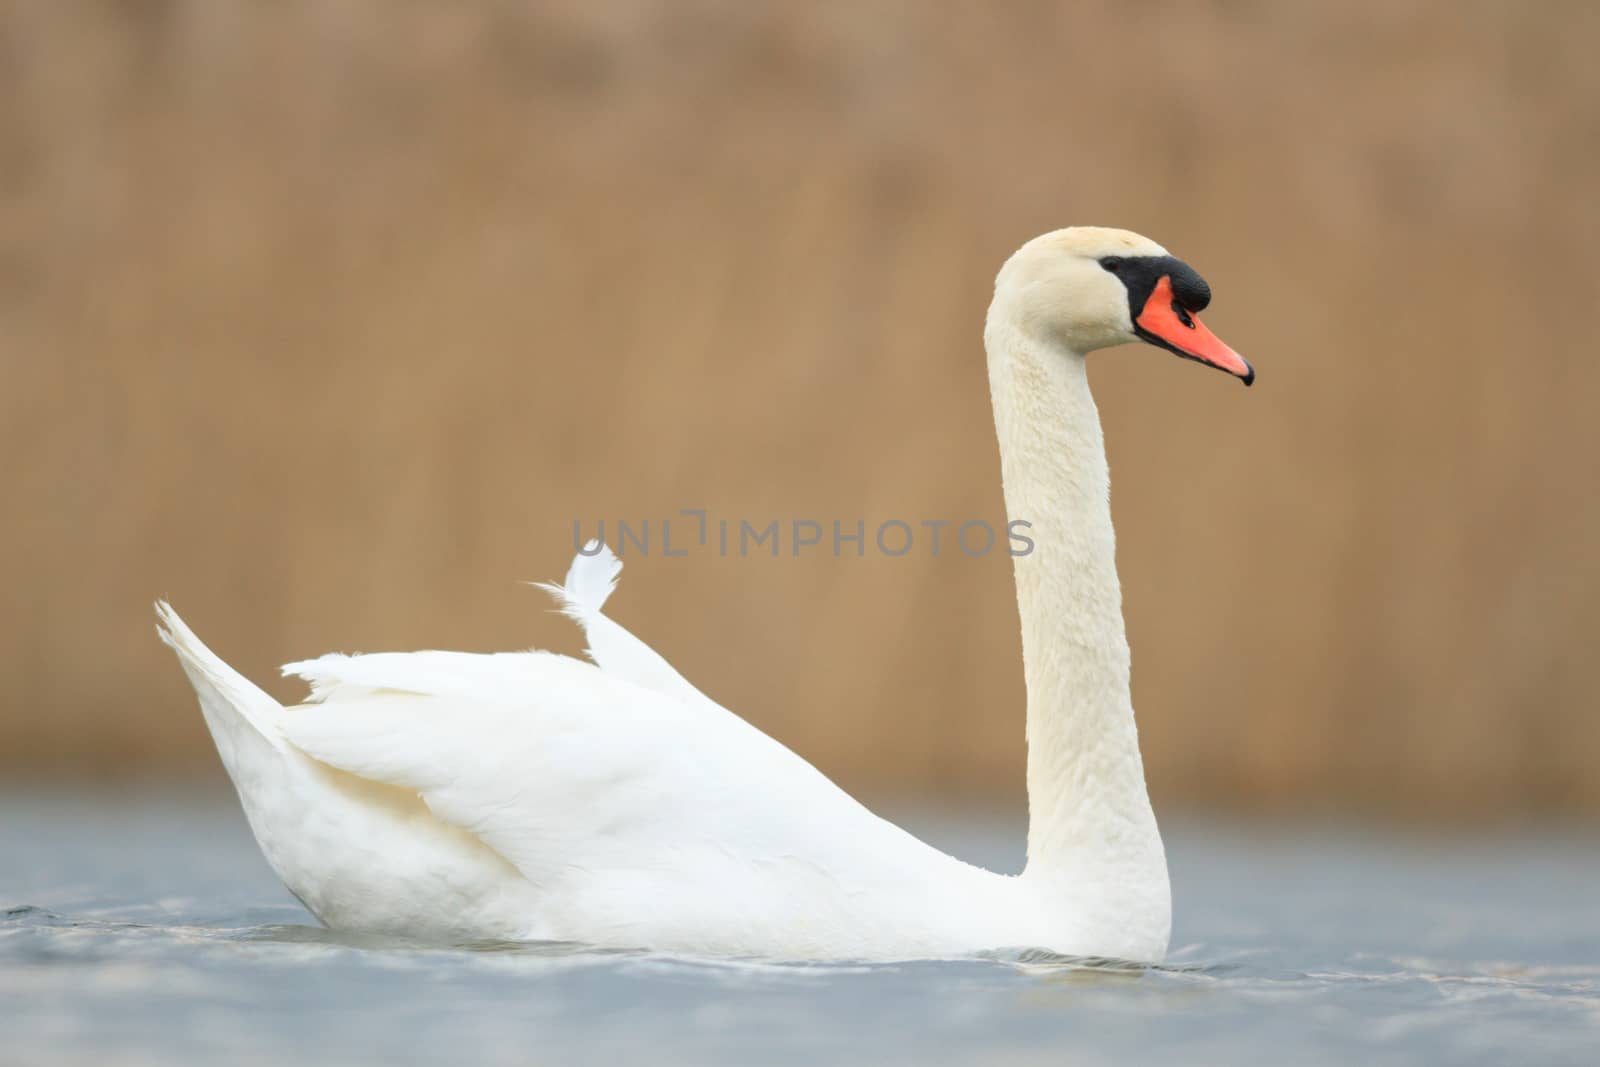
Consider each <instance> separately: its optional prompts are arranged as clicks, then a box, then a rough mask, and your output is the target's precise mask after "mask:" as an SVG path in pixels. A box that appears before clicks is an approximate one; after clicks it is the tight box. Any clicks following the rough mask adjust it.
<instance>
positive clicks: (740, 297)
mask: <svg viewBox="0 0 1600 1067" xmlns="http://www.w3.org/2000/svg"><path fill="white" fill-rule="evenodd" d="M1597 47H1600V6H1596V5H1594V4H1590V3H1585V2H1572V3H1561V2H1557V0H1548V2H1544V3H1539V4H1534V5H1526V4H1517V3H1510V2H1506V3H1498V4H1496V3H1440V4H1406V3H1398V4H1396V3H1382V4H1379V3H1364V4H1355V5H1345V4H1333V3H1326V4H1311V3H1250V2H1243V0H1240V2H1229V3H1224V2H1217V3H1200V2H1173V3H1128V2H1115V3H1112V2H1108V3H1100V4H1093V3H1070V4H1069V3H1061V4H1051V3H1006V4H968V5H954V4H948V5H947V4H931V3H921V2H915V0H905V2H900V3H887V2H869V3H851V4H812V3H805V2H800V0H795V2H792V3H781V4H743V3H735V2H727V3H711V2H697V3H665V2H663V3H645V2H628V3H622V2H616V3H606V2H600V3H590V2H579V0H573V2H569V3H558V4H531V3H530V4H523V3H510V2H505V3H494V4H461V5H455V4H430V3H409V4H400V3H390V2H380V0H367V2H329V0H317V2H310V0H307V2H300V3H270V4H269V3H262V4H247V3H237V2H220V0H190V2H177V0H174V2H168V3H154V2H151V3H86V2H85V3H69V2H55V0H35V2H27V0H23V2H17V3H9V4H6V5H4V6H3V7H0V378H3V384H0V435H3V436H0V448H3V451H4V456H5V468H4V470H5V475H4V482H3V496H4V500H5V504H6V520H5V522H4V524H3V526H0V561H3V563H0V565H3V567H4V574H3V580H4V589H5V601H6V610H5V611H4V612H3V614H0V641H3V642H4V647H5V649H6V655H5V657H4V659H3V668H0V670H3V677H0V689H3V692H4V694H5V698H4V700H3V702H0V768H3V770H4V773H6V774H8V775H11V776H13V777H14V776H17V775H41V776H48V777H52V778H54V777H67V776H72V775H84V776H101V777H117V776H129V775H137V776H157V777H161V778H178V777H185V776H216V775H218V774H220V771H219V769H218V768H217V765H216V757H215V755H214V754H213V752H212V750H211V744H210V741H209V739H208V737H207V736H206V734H205V731H204V727H203V725H202V722H201V719H200V715H199V713H198V711H197V709H196V708H195V706H194V703H193V698H192V696H191V694H190V692H189V690H188V687H187V685H186V683H185V682H184V680H183V677H182V675H181V674H180V672H179V670H178V669H177V667H176V665H175V664H174V662H173V661H172V659H171V657H170V655H169V654H168V652H167V650H166V649H165V648H163V647H162V646H161V645H160V644H159V643H158V642H157V641H156V639H155V635H154V631H153V627H152V618H151V613H150V607H149V605H150V601H151V600H152V599H153V598H154V597H156V596H160V595H165V596H170V597H171V598H172V599H173V601H174V602H175V603H176V605H177V606H178V607H179V609H180V610H181V611H182V612H184V614H185V615H186V617H187V618H188V619H189V620H190V622H191V623H192V624H193V625H194V626H195V627H196V629H197V630H198V631H199V632H200V633H201V634H202V635H203V636H204V637H205V638H206V639H207V640H208V642H210V643H211V644H212V646H213V647H214V648H215V649H216V650H217V651H218V652H219V653H220V654H222V655H223V656H224V657H225V658H227V659H229V660H230V661H231V662H233V663H234V664H235V665H236V666H238V667H239V668H240V669H241V670H243V671H244V672H245V673H246V674H248V675H250V676H251V677H253V678H256V679H258V680H260V681H262V682H263V683H265V684H267V686H268V688H269V689H270V690H271V691H272V692H274V693H275V694H276V695H278V696H280V697H282V698H285V699H290V698H293V697H294V696H295V695H296V694H297V693H298V692H299V689H298V687H297V686H295V685H289V684H286V683H284V682H282V681H281V680H278V679H277V678H276V674H275V667H276V665H277V664H278V663H280V662H282V661H284V660H288V659H291V658H298V657H304V656H308V655H313V654H316V653H319V652H322V651H326V650H335V649H338V650H346V651H353V650H376V649H388V648H414V647H441V646H442V647H459V648H468V649H494V648H507V647H513V648H514V647H525V646H527V645H531V644H539V645H543V646H548V647H556V648H559V649H563V650H568V651H573V650H576V649H577V648H578V646H579V642H578V640H577V638H576V635H575V634H573V633H571V632H569V629H568V627H567V625H566V624H565V623H564V622H563V620H561V619H559V618H558V617H554V616H552V615H550V614H548V613H547V610H546V608H547V604H546V602H545V600H544V598H543V597H542V596H541V595H540V594H539V593H537V592H536V591H533V590H529V589H527V588H526V587H524V586H521V585H519V584H517V580H518V579H524V578H553V577H558V576H559V575H560V574H561V573H562V572H563V571H564V570H565V568H566V565H567V561H568V559H569V557H570V555H571V551H572V550H571V542H572V523H573V520H574V519H581V520H583V522H584V523H585V526H586V528H588V529H592V528H593V525H594V523H595V522H597V521H598V520H599V519H602V518H604V519H606V520H607V521H608V523H609V522H614V521H615V520H616V519H617V518H628V519H631V520H638V519H643V518H650V519H653V520H657V521H658V520H659V519H660V518H661V517H663V516H670V515H672V514H674V513H676V511H677V510H678V509H679V508H684V507H704V508H707V509H709V510H710V512H711V514H712V516H713V518H716V517H727V518H730V519H733V520H735V521H737V520H738V519H740V518H747V519H749V520H750V521H752V522H758V523H764V522H766V521H768V520H770V519H773V518H777V519H780V520H784V521H788V520H789V519H792V518H796V517H801V518H817V519H821V520H823V521H824V522H831V520H832V519H834V518H840V519H843V520H845V521H846V523H853V521H854V520H855V519H856V518H865V519H867V520H868V521H869V526H870V524H871V523H875V522H878V521H882V520H885V519H889V518H900V519H904V520H906V521H908V522H912V523H917V522H920V521H922V520H924V519H940V518H948V519H954V520H958V521H959V520H964V519H970V518H985V519H988V520H990V521H992V522H994V523H995V524H996V525H998V524H999V523H1001V522H1003V521H1004V518H1005V516H1004V514H1003V506H1002V502H1001V498H1000V487H999V472H998V459H997V457H996V454H995V446H994V441H993V435H992V428H991V426H990V421H989V407H988V396H987V384H986V379H985V373H984V362H983V353H982V344H981V325H982V316H983V312H984V309H985V307H986V305H987V302H988V296H989V290H990V285H991V280H992V278H993V274H994V271H995V269H996V268H997V267H998V265H999V264H1000V262H1001V261H1002V260H1003V259H1004V257H1005V256H1006V255H1007V254H1009V253H1010V251H1011V250H1012V249H1013V248H1014V247H1015V246H1016V245H1018V244H1020V243H1021V242H1022V241H1023V240H1025V239H1026V238H1028V237H1031V236H1032V235H1034V234H1035V233H1038V232H1040V231H1043V230H1047V229H1052V228H1055V227H1057V226H1061V225H1067V224H1071V223H1097V224H1108V225H1120V226H1126V227H1130V228H1133V229H1137V230H1140V231H1143V232H1145V233H1147V234H1149V235H1151V236H1153V237H1155V238H1156V239H1157V240H1159V241H1161V242H1162V243H1164V244H1166V245H1167V246H1168V247H1169V248H1170V249H1171V250H1172V251H1173V252H1174V253H1175V254H1177V255H1179V256H1182V257H1184V258H1186V259H1188V260H1189V261H1190V262H1191V263H1192V264H1194V265H1195V266H1196V267H1197V268H1198V269H1199V270H1200V271H1201V272H1202V273H1203V274H1205V275H1206V277H1207V278H1208V279H1209V280H1210V282H1211V284H1212V286H1213V288H1214V290H1215V292H1216V301H1215V303H1214V304H1213V307H1212V309H1211V311H1210V312H1209V313H1208V315H1207V321H1208V322H1209V324H1210V325H1211V326H1212V327H1213V328H1214V329H1215V330H1216V331H1217V332H1218V333H1219V334H1220V335H1221V336H1222V337H1224V338H1225V339H1227V340H1229V341H1231V342H1232V344H1233V345H1234V346H1235V347H1237V348H1239V349H1240V350H1241V351H1243V352H1244V353H1245V354H1247V355H1248V356H1250V357H1251V358H1252V359H1253V360H1254V361H1255V363H1256V366H1257V368H1258V369H1259V371H1260V381H1259V383H1258V385H1257V386H1256V388H1255V389H1253V390H1249V391H1247V390H1244V389H1241V388H1239V386H1238V384H1237V383H1236V382H1232V381H1230V380H1228V379H1227V378H1225V377H1223V376H1222V375H1219V374H1216V373H1214V372H1207V371H1204V370H1203V369H1201V368H1199V367H1196V366H1194V365H1192V364H1188V363H1184V362H1181V361H1178V360H1176V359H1173V358H1171V357H1169V356H1167V355H1165V354H1163V353H1160V352H1158V351H1156V350H1154V349H1133V348H1129V349H1123V350H1118V351H1115V352H1112V353H1107V354H1102V355H1099V356H1097V357H1095V359H1094V361H1093V366H1094V370H1093V374H1094V379H1095V385H1096V388H1097V391H1098V395H1099V397H1100V398H1101V406H1102V414H1103V416H1104V420H1105V423H1106V429H1107V437H1108V440H1109V447H1110V450H1111V459H1112V470H1113V480H1114V484H1115V499H1114V503H1115V509H1116V518H1117V522H1118V529H1119V534H1120V538H1121V550H1120V562H1121V567H1122V572H1123V580H1124V585H1125V588H1126V610H1127V615H1128V623H1129V628H1130V637H1131V640H1132V642H1133V647H1134V663H1135V678H1134V688H1135V701H1136V704H1137V705H1138V707H1139V713H1140V717H1141V727H1142V736H1143V738H1144V742H1145V749H1146V754H1147V762H1148V767H1149V773H1150V777H1151V783H1152V789H1153V792H1154V793H1155V795H1156V799H1157V803H1158V805H1160V806H1161V810H1162V811H1163V813H1164V814H1169V815H1170V814H1172V813H1174V812H1180V811H1183V810H1186V809H1192V808H1199V807H1204V806H1213V807H1215V806H1220V807H1224V808H1229V809H1251V810H1261V811H1285V810H1289V811H1328V812H1347V811H1353V812H1361V813H1374V814H1379V813H1395V814H1398V815H1403V816H1407V817H1427V818H1447V819H1448V818H1467V819H1478V818H1483V817H1493V816H1497V815H1506V814H1515V813H1522V812H1527V811H1557V812H1566V813H1573V814H1580V815H1589V816H1592V815H1594V814H1596V813H1600V775H1597V773H1596V767H1597V766H1600V715H1597V711H1600V708H1597V706H1596V705H1597V701H1596V698H1595V692H1596V685H1595V678H1594V669H1593V667H1592V661H1593V654H1594V652H1593V650H1594V648H1595V645H1596V640H1597V638H1600V568H1597V566H1596V562H1595V561H1596V544H1595V540H1596V535H1597V533H1600V501H1597V494H1596V487H1597V486H1600V426H1597V422H1600V420H1597V418H1596V416H1595V413H1594V408H1595V405H1596V402H1597V400H1600V351H1597V348H1600V342H1597V336H1600V324H1597V318H1596V312H1597V309H1600V251H1597V247H1600V246H1597V239H1600V196H1597V195H1596V190H1597V189H1600V65H1597V64H1595V63H1594V62H1592V55H1593V52H1594V50H1595V49H1596V48H1597ZM675 533H676V531H675ZM612 607H613V613H614V614H615V615H616V616H617V617H618V618H619V619H620V620H621V621H622V622H623V623H624V624H625V625H628V626H630V627H632V628H634V629H635V630H636V631H637V632H639V633H640V634H642V635H643V636H645V637H646V638H647V639H648V640H650V641H651V642H653V643H654V644H655V646H656V647H657V648H658V649H660V650H661V651H662V652H663V653H664V654H665V655H667V656H668V658H669V659H671V660H672V661H673V662H674V663H675V664H676V665H677V666H678V667H679V668H680V669H681V670H682V671H683V672H684V673H685V675H687V676H688V677H689V678H690V679H691V680H692V681H694V682H695V683H697V684H698V685H699V686H700V687H701V688H703V689H705V690H706V691H707V692H708V693H710V694H712V695H714V696H715V697H717V698H718V699H720V700H721V701H722V702H723V703H725V704H727V705H729V706H730V707H733V708H735V709H737V710H739V711H740V712H742V713H743V714H745V715H746V716H748V717H749V718H750V719H752V720H753V721H754V722H756V723H757V724H758V725H760V726H761V727H763V728H765V729H767V730H769V731H771V732H773V733H774V734H776V735H777V736H778V737H779V738H781V739H783V740H784V741H786V742H788V743H789V744H790V745H791V746H793V747H794V748H796V749H797V750H799V751H800V752H801V753H802V754H804V755H806V756H807V757H809V758H811V759H812V760H813V761H814V762H815V763H817V764H818V765H819V766H820V767H821V768H823V769H824V770H825V771H827V772H829V773H830V774H833V775H834V776H836V777H837V778H838V779H839V780H841V781H842V782H843V783H844V784H845V785H846V786H848V787H850V788H853V789H858V790H863V791H865V792H867V793H868V794H886V793H891V792H900V793H905V792H912V793H920V794H923V795H936V796H939V797H944V798H953V799H957V800H962V801H971V802H974V803H977V802H988V801H993V802H999V803H1007V804H1009V803H1015V802H1018V801H1019V800H1020V798H1021V792H1022V720H1021V713H1022V687H1021V668H1020V659H1019V656H1020V653H1019V647H1018V640H1017V632H1016V631H1017V623H1016V617H1015V604H1014V601H1013V598H1012V592H1011V586H1010V563H1009V560H1008V559H1006V558H1005V557H1004V556H1003V555H999V554H996V555H991V556H989V557H987V558H985V559H981V560H971V559H967V558H965V557H963V556H961V555H960V554H959V553H954V552H950V551H948V550H947V551H946V552H944V553H942V554H941V556H940V558H938V559H934V558H932V556H931V555H930V554H929V553H928V552H926V551H923V550H918V551H916V552H914V553H913V554H911V555H910V556H907V557H906V558H903V559H885V558H882V557H876V558H874V556H872V555H869V557H868V558H867V559H864V560H857V559H854V558H844V559H834V558H833V557H832V555H831V553H830V552H825V551H822V552H819V551H812V552H810V553H808V554H807V555H805V556H803V557H802V558H800V559H798V560H796V559H793V558H790V557H788V556H787V555H785V556H784V557H783V558H780V559H777V560H773V559H770V558H766V557H756V558H748V559H738V558H727V559H724V558H719V557H718V556H717V555H716V554H715V553H714V552H707V551H700V552H696V553H693V554H691V555H690V556H688V557H686V558H682V559H667V558H662V557H661V555H660V554H659V552H656V553H654V554H652V555H651V556H650V557H648V558H644V559H637V558H636V559H634V560H633V562H632V563H631V564H630V566H629V568H628V571H627V574H626V575H625V577H624V581H623V583H622V588H621V591H620V592H619V594H618V595H617V597H616V599H615V600H614V601H612Z"/></svg>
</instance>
